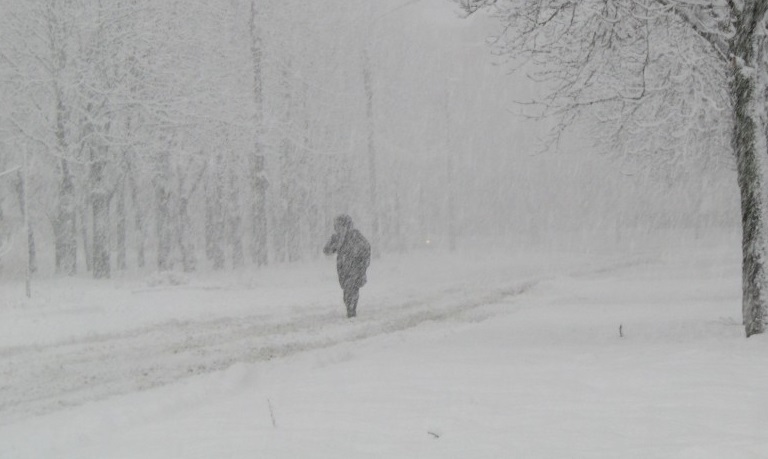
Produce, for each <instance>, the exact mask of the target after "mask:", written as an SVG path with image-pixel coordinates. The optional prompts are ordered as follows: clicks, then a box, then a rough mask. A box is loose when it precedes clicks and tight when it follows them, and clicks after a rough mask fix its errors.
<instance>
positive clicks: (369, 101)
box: [363, 50, 380, 257]
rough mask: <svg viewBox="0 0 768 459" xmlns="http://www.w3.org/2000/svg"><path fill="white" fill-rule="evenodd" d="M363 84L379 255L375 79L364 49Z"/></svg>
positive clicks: (375, 242) (373, 252) (373, 237)
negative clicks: (372, 76)
mask: <svg viewBox="0 0 768 459" xmlns="http://www.w3.org/2000/svg"><path fill="white" fill-rule="evenodd" d="M363 86H364V88H365V114H366V119H367V121H368V180H369V182H370V183H369V185H370V200H371V209H370V211H371V256H373V257H378V256H379V255H380V251H379V206H378V202H377V201H378V197H377V191H376V143H375V139H374V133H375V129H376V127H375V123H374V119H373V81H372V78H371V62H370V59H369V58H368V53H367V52H366V51H365V50H363Z"/></svg>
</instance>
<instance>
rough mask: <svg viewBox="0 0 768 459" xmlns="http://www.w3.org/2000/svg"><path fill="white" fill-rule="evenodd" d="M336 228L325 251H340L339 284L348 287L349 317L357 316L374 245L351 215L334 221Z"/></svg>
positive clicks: (347, 303)
mask: <svg viewBox="0 0 768 459" xmlns="http://www.w3.org/2000/svg"><path fill="white" fill-rule="evenodd" d="M333 230H334V233H333V235H332V236H331V238H330V239H329V240H328V242H327V243H326V244H325V247H323V253H324V254H326V255H333V254H334V253H335V254H336V272H337V273H338V275H339V285H341V289H342V290H343V291H344V305H345V306H346V307H347V317H348V318H352V317H355V316H357V301H358V299H359V298H360V288H361V287H362V286H363V285H365V284H366V282H367V281H368V279H367V277H366V270H367V269H368V265H370V263H371V245H370V244H369V243H368V240H367V239H365V237H364V236H363V235H362V233H360V231H358V230H357V229H355V227H354V225H353V224H352V217H350V216H349V215H346V214H342V215H339V216H337V217H336V219H335V220H334V222H333Z"/></svg>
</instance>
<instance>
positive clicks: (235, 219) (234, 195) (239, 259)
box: [227, 167, 245, 269]
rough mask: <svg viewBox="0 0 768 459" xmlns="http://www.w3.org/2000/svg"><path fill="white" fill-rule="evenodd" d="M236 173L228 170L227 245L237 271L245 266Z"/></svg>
mask: <svg viewBox="0 0 768 459" xmlns="http://www.w3.org/2000/svg"><path fill="white" fill-rule="evenodd" d="M237 178H238V177H237V172H236V171H235V170H234V168H232V167H230V168H229V192H228V193H227V194H228V195H229V199H227V201H228V202H227V204H228V207H229V212H228V213H229V215H228V217H229V244H230V247H231V249H232V267H233V268H235V269H237V268H241V267H242V266H243V265H244V264H245V255H244V254H243V235H242V233H241V226H242V221H243V219H242V217H241V216H240V188H239V186H238V180H237Z"/></svg>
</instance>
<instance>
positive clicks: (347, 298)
mask: <svg viewBox="0 0 768 459" xmlns="http://www.w3.org/2000/svg"><path fill="white" fill-rule="evenodd" d="M358 298H360V289H357V288H348V289H346V290H344V304H345V305H346V306H347V317H350V318H351V317H355V316H356V315H357V300H358Z"/></svg>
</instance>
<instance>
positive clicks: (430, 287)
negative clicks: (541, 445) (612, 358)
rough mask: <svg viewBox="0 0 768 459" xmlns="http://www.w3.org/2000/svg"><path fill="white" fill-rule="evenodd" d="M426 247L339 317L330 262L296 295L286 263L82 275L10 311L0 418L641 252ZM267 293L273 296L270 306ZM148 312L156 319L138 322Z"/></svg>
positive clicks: (393, 263) (308, 270)
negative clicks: (245, 281)
mask: <svg viewBox="0 0 768 459" xmlns="http://www.w3.org/2000/svg"><path fill="white" fill-rule="evenodd" d="M428 255H429V256H427V257H426V258H424V257H422V258H418V257H411V258H408V259H405V260H404V259H402V258H390V259H385V260H383V261H382V262H381V263H380V264H379V265H380V266H379V269H378V273H379V274H381V275H379V276H377V273H376V272H374V273H373V274H372V276H371V278H372V279H374V281H372V282H371V284H370V285H369V286H368V287H366V288H365V289H364V290H363V300H362V306H361V314H360V316H359V317H358V318H357V319H356V320H353V321H349V320H347V319H346V318H344V317H343V315H342V314H341V307H340V306H339V305H338V304H336V303H337V302H338V299H336V298H334V297H338V291H337V290H336V289H337V288H338V287H336V286H335V285H334V282H335V281H334V279H333V274H334V273H333V271H332V269H333V267H332V266H328V265H329V264H325V265H313V264H311V265H307V266H304V267H303V268H302V269H303V270H304V271H301V270H299V272H300V273H301V276H299V277H300V278H301V279H303V283H302V285H300V286H294V288H295V290H296V291H295V292H294V293H295V295H293V297H294V298H291V295H286V294H285V292H286V291H290V290H291V287H292V286H291V282H295V281H294V280H292V278H293V277H296V276H292V274H296V273H292V271H291V269H290V268H283V269H282V270H280V269H277V270H273V271H274V272H270V273H266V274H260V273H255V274H252V275H254V276H264V277H266V276H273V277H272V278H271V279H269V280H265V282H268V283H269V284H270V287H261V288H260V287H258V286H257V287H252V288H248V289H242V288H232V286H231V285H229V286H226V285H225V286H224V287H222V286H221V285H218V286H216V287H215V288H212V287H210V286H208V287H205V286H199V285H195V281H194V280H187V281H186V282H189V283H188V284H187V285H179V286H168V285H160V286H154V287H137V285H136V284H135V283H134V282H122V283H117V284H115V285H114V289H113V291H112V292H111V295H112V299H111V300H110V299H109V298H110V292H108V291H106V289H105V288H104V287H94V285H92V283H90V282H89V281H86V280H82V279H81V280H79V282H81V283H82V284H80V285H77V286H76V288H75V289H76V290H77V291H80V292H81V291H82V290H83V289H87V288H89V287H90V288H96V289H97V291H98V292H100V293H101V295H96V296H95V297H82V296H78V295H74V297H75V298H69V300H68V301H67V300H66V298H67V295H66V294H64V295H63V298H65V300H64V301H63V302H62V303H61V304H55V303H47V302H46V303H45V304H38V305H37V306H36V307H34V306H33V307H31V309H30V310H24V309H23V307H21V306H16V307H11V308H8V309H7V310H6V312H8V314H7V315H6V318H5V320H4V325H5V328H6V329H8V330H9V331H10V329H11V328H12V327H13V325H14V320H15V323H16V324H17V325H18V326H19V327H21V328H22V329H23V328H24V327H25V326H26V328H27V334H26V335H23V336H21V335H20V336H19V339H18V342H17V343H11V344H10V345H8V346H5V347H3V348H1V349H0V378H1V379H2V383H0V424H6V423H12V422H14V421H18V420H20V419H23V418H25V417H28V416H31V415H41V414H45V413H49V412H53V411H56V410H59V409H63V408H66V407H72V406H77V405H81V404H83V403H85V402H89V401H95V400H101V399H103V398H106V397H109V396H113V395H118V394H125V393H130V392H135V391H141V390H145V389H149V388H153V387H157V386H160V385H165V384H168V383H170V382H173V381H177V380H179V379H182V378H185V377H189V376H193V375H198V374H202V373H209V372H213V371H219V370H223V369H226V368H228V367H230V366H231V365H233V364H234V363H237V362H256V361H264V360H270V359H275V358H280V357H283V356H286V355H291V354H294V353H297V352H302V351H306V350H310V349H318V348H324V347H329V346H333V345H335V344H338V343H342V342H349V341H356V340H363V339H366V338H370V337H374V336H377V335H381V334H386V333H392V332H395V331H401V330H405V329H408V328H412V327H415V326H418V325H420V324H422V323H424V322H427V321H441V320H449V319H458V320H460V319H462V318H467V319H473V318H476V314H478V311H477V309H478V308H481V307H482V306H484V305H488V304H492V303H499V302H503V301H504V300H505V298H509V297H514V296H515V295H518V294H520V293H522V292H524V291H526V290H527V289H528V288H530V287H531V286H533V285H535V284H536V283H537V282H539V281H540V280H541V279H543V278H545V277H551V276H554V275H564V274H567V272H568V271H570V272H571V274H574V273H576V274H582V273H589V272H601V271H605V270H610V269H616V268H620V267H623V266H627V265H631V264H633V263H636V262H638V260H641V258H638V259H635V260H630V261H627V260H622V261H616V260H615V259H611V258H610V257H572V258H571V259H569V260H567V261H565V260H560V262H559V263H558V264H557V266H558V268H555V269H553V268H551V265H550V264H549V263H546V262H545V259H543V258H542V257H540V256H539V257H533V258H531V260H536V261H533V262H532V261H526V262H522V261H521V260H520V259H516V260H509V259H507V260H493V259H490V260H488V261H490V263H482V260H481V259H482V258H483V257H476V258H474V260H464V261H462V259H461V256H455V255H454V256H448V255H444V254H443V255H434V254H428ZM435 257H437V259H435ZM73 282H75V281H73ZM329 284H330V285H329ZM67 285H69V284H65V283H64V281H61V283H59V284H56V283H55V282H53V283H51V284H50V285H48V284H45V283H43V284H42V286H41V288H42V289H44V295H47V296H48V298H55V297H57V296H58V295H59V294H61V292H60V290H61V289H64V291H65V292H66V291H67V290H66V288H64V286H67ZM110 287H112V286H110ZM237 287H242V285H239V286H237ZM299 287H300V288H299ZM99 289H100V290H99ZM280 289H282V293H281V292H280ZM369 292H370V294H369ZM70 293H71V292H70ZM171 298H173V299H171ZM270 298H272V299H273V300H274V304H269V301H270ZM286 301H293V303H289V304H286ZM169 303H170V304H177V305H178V304H181V305H183V306H179V307H178V315H177V316H174V315H173V310H171V309H167V310H166V311H165V314H163V313H160V315H159V316H158V315H156V314H158V311H157V310H158V309H159V310H161V311H162V308H163V307H166V308H169V306H168V304H169ZM249 303H251V304H249ZM190 304H192V305H193V307H191V310H190ZM232 305H234V307H232ZM213 308H216V309H217V311H216V313H213V312H212V311H211V310H210V309H213ZM151 309H155V310H153V311H151V313H149V312H150V310H151ZM144 314H147V316H148V317H149V318H148V317H143V318H142V317H141V316H142V315H144ZM473 314H475V315H473ZM110 315H114V316H115V317H113V318H110V317H109V316H110ZM64 319H66V320H64ZM116 322H117V325H116ZM120 322H122V323H120ZM99 323H103V325H105V327H104V329H100V328H98V327H99ZM17 332H18V330H17ZM6 336H7V335H6ZM35 336H37V337H38V339H33V338H34V337H35Z"/></svg>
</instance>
